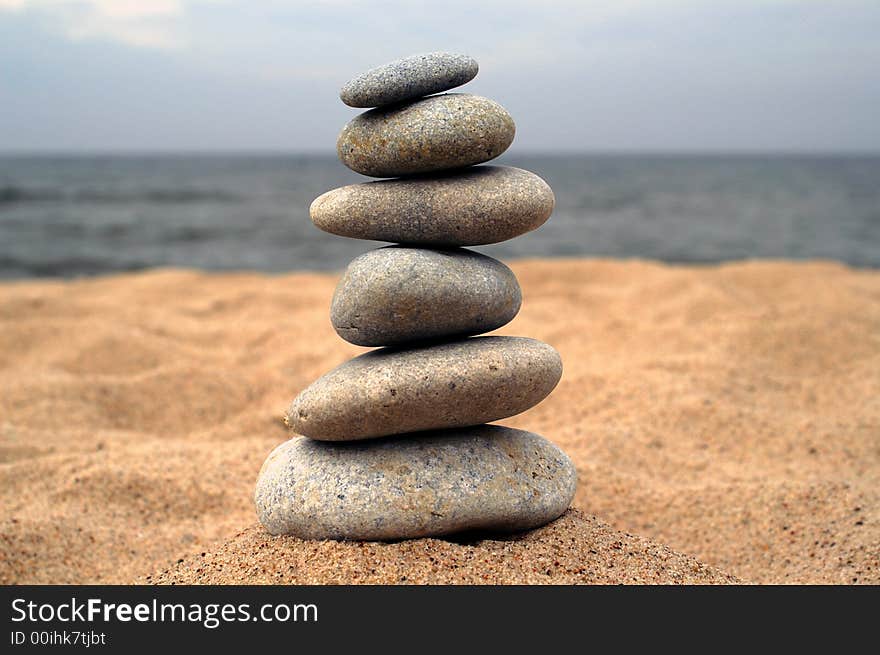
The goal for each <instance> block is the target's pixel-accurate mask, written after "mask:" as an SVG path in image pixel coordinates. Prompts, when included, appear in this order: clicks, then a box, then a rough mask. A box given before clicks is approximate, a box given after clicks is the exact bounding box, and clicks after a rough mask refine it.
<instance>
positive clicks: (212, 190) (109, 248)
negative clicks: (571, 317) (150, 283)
mask: <svg viewBox="0 0 880 655" xmlns="http://www.w3.org/2000/svg"><path fill="white" fill-rule="evenodd" d="M498 163H504V164H509V165H514V166H520V167H522V168H527V169H529V170H532V171H534V172H536V173H538V174H539V175H541V176H542V177H544V178H545V179H546V180H547V181H548V182H549V183H550V185H551V186H552V187H553V189H554V192H555V193H556V199H557V203H556V209H555V211H554V215H553V216H552V217H551V219H550V221H548V222H547V224H545V225H544V226H543V227H542V228H541V229H539V230H537V231H535V232H532V233H530V234H528V235H525V236H523V237H521V238H518V239H514V240H512V241H508V242H505V243H502V244H497V245H493V246H488V247H484V248H478V250H480V251H482V252H485V253H488V254H491V255H492V256H495V257H500V258H513V257H553V256H601V257H624V258H626V257H640V258H650V259H658V260H663V261H675V262H717V261H725V260H731V259H742V258H761V257H772V258H788V259H801V258H830V259H836V260H839V261H843V262H846V263H849V264H852V265H855V266H865V267H877V266H880V157H834V156H821V157H820V156H811V157H793V156H792V157H787V156H786V157H781V156H764V157H761V156H659V155H651V156H639V155H619V156H618V155H614V156H612V155H591V156H586V155H583V156H581V155H529V156H508V155H505V156H504V157H502V158H501V159H499V160H498ZM359 181H365V178H363V177H361V176H359V175H357V174H355V173H353V172H351V171H349V170H348V169H346V168H345V167H343V166H342V165H341V164H340V163H339V162H338V161H337V160H336V159H335V158H334V157H332V156H330V155H327V156H306V155H291V156H247V155H229V156H227V155H212V156H183V155H174V156H65V157H48V156H41V157H9V156H7V157H0V277H3V278H21V277H32V276H57V277H74V276H82V275H95V274H101V273H111V272H114V271H131V270H138V269H142V268H149V267H154V266H185V267H197V268H204V269H214V270H230V269H255V270H262V271H287V270H297V269H313V270H328V269H339V268H342V267H344V266H345V265H346V264H347V263H348V261H349V260H351V259H352V258H353V257H355V256H356V255H358V254H360V253H362V252H365V251H366V250H369V249H371V248H374V247H377V246H378V245H380V244H377V243H372V242H363V241H356V240H352V239H344V238H340V237H335V236H332V235H329V234H325V233H323V232H321V231H319V230H318V229H316V228H315V227H314V226H313V225H312V224H311V222H310V221H309V218H308V208H309V204H310V203H311V201H312V200H313V199H314V198H315V197H317V196H318V195H320V194H321V193H323V192H324V191H327V190H328V189H331V188H333V187H337V186H341V185H343V184H349V183H353V182H359Z"/></svg>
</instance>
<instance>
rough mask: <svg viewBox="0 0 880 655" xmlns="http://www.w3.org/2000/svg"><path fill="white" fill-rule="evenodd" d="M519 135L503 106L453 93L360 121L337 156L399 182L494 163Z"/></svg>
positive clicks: (344, 136) (342, 138) (349, 128)
mask: <svg viewBox="0 0 880 655" xmlns="http://www.w3.org/2000/svg"><path fill="white" fill-rule="evenodd" d="M515 132H516V126H515V125H514V123H513V119H512V118H511V117H510V114H508V113H507V111H506V110H505V109H504V107H502V106H501V105H499V104H498V103H497V102H494V101H492V100H489V99H488V98H482V97H480V96H473V95H469V94H466V93H450V94H446V95H440V96H431V97H429V98H422V99H421V100H416V101H414V102H410V103H408V104H404V105H393V106H391V107H379V108H377V109H371V110H370V111H367V112H364V113H363V114H360V115H359V116H356V117H355V118H353V119H352V120H351V121H349V123H348V124H347V125H346V126H345V127H344V128H342V132H341V133H340V135H339V138H338V139H337V141H336V152H337V154H338V155H339V159H341V160H342V163H343V164H345V165H346V166H348V167H349V168H350V169H352V170H353V171H357V172H358V173H362V174H364V175H370V176H372V177H398V176H400V175H414V174H417V173H431V172H434V171H442V170H447V169H451V168H461V167H463V166H471V165H473V164H480V163H482V162H484V161H489V160H490V159H494V158H495V157H497V156H498V155H500V154H501V153H502V152H504V151H505V150H507V148H508V146H510V144H511V143H512V142H513V135H514V133H515Z"/></svg>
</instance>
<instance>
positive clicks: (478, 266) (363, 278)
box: [330, 246, 522, 346]
mask: <svg viewBox="0 0 880 655" xmlns="http://www.w3.org/2000/svg"><path fill="white" fill-rule="evenodd" d="M521 303H522V293H521V292H520V288H519V283H517V281H516V277H515V276H514V274H513V272H512V271H511V270H510V269H509V268H507V266H505V265H504V264H502V263H501V262H499V261H498V260H497V259H492V258H491V257H487V256H485V255H481V254H479V253H475V252H471V251H469V250H463V249H460V248H456V249H451V250H427V249H424V248H406V247H402V246H390V247H387V248H380V249H378V250H373V251H371V252H368V253H365V254H363V255H361V256H360V257H358V258H356V259H355V260H354V261H352V262H351V264H349V266H348V269H347V270H346V271H345V274H344V275H343V276H342V279H341V280H340V282H339V284H338V285H337V287H336V292H335V293H334V295H333V302H332V304H331V306H330V322H331V323H332V324H333V328H334V329H335V330H336V333H337V334H338V335H339V336H340V337H342V338H343V339H345V340H346V341H348V342H350V343H353V344H357V345H359V346H392V345H400V344H405V343H407V342H411V341H419V340H424V339H437V338H441V337H453V336H469V335H474V334H481V333H483V332H488V331H490V330H494V329H495V328H499V327H501V326H502V325H505V324H506V323H508V322H510V321H511V320H512V319H513V317H514V316H516V313H517V312H518V311H519V308H520V304H521Z"/></svg>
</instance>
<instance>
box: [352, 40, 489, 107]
mask: <svg viewBox="0 0 880 655" xmlns="http://www.w3.org/2000/svg"><path fill="white" fill-rule="evenodd" d="M478 70H479V66H478V65H477V62H476V60H475V59H473V58H472V57H468V56H467V55H457V54H453V53H451V52H429V53H427V54H423V55H413V56H412V57H404V58H403V59H398V60H397V61H392V62H391V63H390V64H385V65H383V66H379V67H377V68H373V69H372V70H369V71H367V72H366V73H364V74H363V75H358V76H357V77H355V78H354V79H353V80H351V81H349V82H348V83H346V85H345V86H343V87H342V90H341V91H340V92H339V97H340V98H341V99H342V102H344V103H345V104H347V105H348V106H349V107H379V106H380V105H390V104H392V103H395V102H403V101H404V100H413V99H415V98H421V97H422V96H427V95H431V94H432V93H440V92H442V91H448V90H449V89H454V88H455V87H457V86H461V85H462V84H466V83H467V82H470V81H471V80H472V79H474V78H475V77H476V76H477V71H478Z"/></svg>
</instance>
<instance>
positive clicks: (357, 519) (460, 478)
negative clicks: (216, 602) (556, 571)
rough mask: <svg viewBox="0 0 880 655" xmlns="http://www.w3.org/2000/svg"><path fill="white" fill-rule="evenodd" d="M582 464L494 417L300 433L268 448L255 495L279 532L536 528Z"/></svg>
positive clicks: (566, 499)
mask: <svg viewBox="0 0 880 655" xmlns="http://www.w3.org/2000/svg"><path fill="white" fill-rule="evenodd" d="M576 483H577V473H576V471H575V468H574V465H573V464H572V463H571V460H570V459H569V458H568V456H566V454H565V453H563V452H562V451H561V450H560V449H559V448H558V447H556V446H555V445H553V444H552V443H550V442H549V441H547V440H546V439H544V438H543V437H541V436H539V435H537V434H533V433H531V432H525V431H523V430H515V429H512V428H505V427H501V426H495V425H481V426H476V427H471V428H457V429H451V430H438V431H430V432H417V433H411V434H408V435H401V436H397V437H390V438H387V439H374V440H370V441H360V442H342V443H339V442H320V441H314V440H311V439H307V438H305V437H297V438H294V439H291V440H290V441H286V442H285V443H283V444H281V445H280V446H278V447H277V448H276V449H275V450H273V451H272V453H271V454H270V455H269V457H268V459H267V460H266V462H265V463H264V464H263V468H262V469H261V471H260V476H259V479H258V480H257V488H256V492H255V494H254V500H255V503H256V506H257V514H258V515H259V518H260V521H261V522H262V524H263V525H264V526H265V527H266V529H267V530H269V532H271V533H272V534H292V535H295V536H298V537H302V538H306V539H379V540H384V539H401V538H411V537H427V536H436V535H443V534H450V533H454V532H461V531H467V530H489V531H496V530H497V531H515V530H526V529H530V528H536V527H538V526H540V525H543V524H545V523H548V522H549V521H552V520H553V519H555V518H556V517H558V516H560V515H561V514H562V513H563V512H564V511H565V510H566V509H567V508H568V506H569V504H570V503H571V500H572V498H573V497H574V492H575V486H576Z"/></svg>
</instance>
